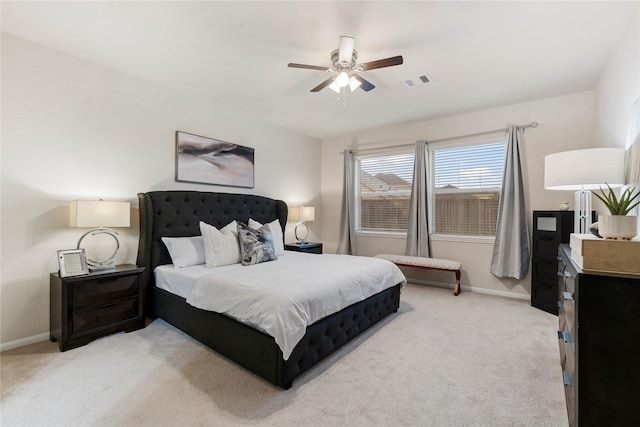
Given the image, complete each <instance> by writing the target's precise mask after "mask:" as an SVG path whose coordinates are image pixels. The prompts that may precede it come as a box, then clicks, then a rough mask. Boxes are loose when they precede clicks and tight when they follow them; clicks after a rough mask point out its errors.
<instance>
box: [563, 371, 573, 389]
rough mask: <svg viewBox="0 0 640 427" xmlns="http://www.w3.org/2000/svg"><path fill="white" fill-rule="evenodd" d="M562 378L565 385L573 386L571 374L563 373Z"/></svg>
mask: <svg viewBox="0 0 640 427" xmlns="http://www.w3.org/2000/svg"><path fill="white" fill-rule="evenodd" d="M562 378H563V379H564V385H566V386H571V374H570V373H569V372H567V371H562Z"/></svg>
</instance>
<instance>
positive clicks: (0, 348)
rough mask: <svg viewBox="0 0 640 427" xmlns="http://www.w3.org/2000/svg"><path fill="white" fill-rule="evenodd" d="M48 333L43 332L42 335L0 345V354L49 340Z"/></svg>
mask: <svg viewBox="0 0 640 427" xmlns="http://www.w3.org/2000/svg"><path fill="white" fill-rule="evenodd" d="M49 338H50V337H49V332H45V333H44V334H38V335H34V336H32V337H27V338H22V339H19V340H15V341H9V342H6V343H3V344H0V352H3V351H7V350H13V349H14V348H18V347H23V346H25V345H29V344H35V343H38V342H42V341H47V340H48V339H49Z"/></svg>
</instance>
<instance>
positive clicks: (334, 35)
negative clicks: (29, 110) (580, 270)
mask: <svg viewBox="0 0 640 427" xmlns="http://www.w3.org/2000/svg"><path fill="white" fill-rule="evenodd" d="M639 3H640V2H639V1H637V0H635V1H622V2H615V1H585V2H582V1H567V2H564V1H563V2H540V1H532V2H528V1H527V2H522V1H513V2H484V1H473V2H453V1H451V2H448V1H446V2H435V1H423V2H393V1H392V2H378V1H376V2H346V1H345V2H305V1H296V2H275V1H273V2H272V1H263V2H220V1H218V2H213V1H212V2H208V1H200V2H187V1H169V2H155V1H131V2H114V1H112V2H89V1H86V2H53V1H46V2H10V1H2V5H1V8H2V10H1V12H2V31H3V32H7V33H10V34H13V35H16V36H19V37H22V38H25V39H27V40H31V41H34V42H36V43H39V44H42V45H45V46H48V47H51V48H53V49H57V50H60V51H62V52H66V53H68V54H70V55H73V56H76V57H80V58H84V59H86V60H89V61H92V62H94V63H98V64H101V65H104V66H106V67H109V68H112V69H115V70H119V71H122V72H124V73H127V74H129V75H132V76H135V77H138V78H140V79H144V80H146V81H149V82H152V83H155V84H157V85H160V86H162V87H167V88H170V89H171V90H176V91H180V92H184V93H186V94H188V95H193V96H197V97H202V96H204V97H207V98H208V99H210V100H214V101H215V102H217V103H219V104H220V105H222V106H225V107H227V108H229V109H231V110H234V111H241V112H242V114H244V115H246V116H245V117H248V118H251V117H255V118H259V119H262V120H265V121H268V122H271V123H274V124H276V125H279V126H282V127H285V128H288V129H291V130H294V131H297V132H300V133H303V134H306V135H310V136H313V137H316V138H320V139H327V138H331V137H334V136H337V135H341V134H349V133H355V132H357V131H358V130H360V129H366V128H371V127H376V126H381V125H386V124H391V123H399V122H407V121H415V120H425V119H429V118H434V117H441V116H447V115H452V114H458V113H464V112H469V111H475V110H481V109H486V108H490V107H497V106H502V105H509V104H513V103H518V102H525V101H529V100H533V99H541V98H547V97H551V96H557V95H563V94H568V93H573V92H579V91H583V90H589V89H592V88H593V87H594V84H595V82H596V79H597V77H598V75H599V73H600V71H601V70H602V68H603V66H604V64H606V62H607V59H608V58H609V56H610V55H611V53H612V50H613V49H614V48H615V46H616V44H617V41H618V39H619V38H620V36H621V34H622V31H623V30H624V27H625V25H626V23H627V21H628V20H629V18H630V17H631V14H632V13H634V11H635V13H638V12H637V11H638V9H637V6H638V4H639ZM340 35H348V36H352V37H354V38H355V39H356V46H355V48H356V50H357V51H358V62H369V61H373V60H377V59H382V58H387V57H390V56H395V55H402V56H403V57H404V64H403V65H400V66H395V67H389V68H382V69H377V70H371V71H366V72H364V73H363V74H362V76H363V77H365V78H366V79H367V80H369V81H370V82H372V83H373V84H374V85H375V86H376V88H375V89H374V90H372V91H370V92H364V91H363V90H359V89H358V90H356V91H355V92H353V93H348V94H347V98H346V106H343V105H342V104H341V103H340V102H338V101H337V95H336V94H335V93H334V92H333V91H331V90H330V89H329V88H325V89H324V90H322V91H321V92H318V93H311V92H309V91H310V89H311V88H313V87H315V86H316V85H318V84H319V83H320V82H322V81H323V80H325V79H326V78H327V77H328V75H327V73H326V72H323V71H313V70H305V69H294V68H288V67H287V64H288V63H289V62H297V63H304V64H312V65H326V66H330V65H331V64H330V58H329V54H330V53H331V51H332V50H334V49H337V47H338V38H339V36H340ZM421 75H426V76H428V78H429V79H430V80H431V81H430V82H429V83H426V84H422V85H417V86H415V87H412V88H409V87H407V86H406V85H405V83H404V81H405V80H407V79H414V80H416V79H417V78H418V77H419V76H421Z"/></svg>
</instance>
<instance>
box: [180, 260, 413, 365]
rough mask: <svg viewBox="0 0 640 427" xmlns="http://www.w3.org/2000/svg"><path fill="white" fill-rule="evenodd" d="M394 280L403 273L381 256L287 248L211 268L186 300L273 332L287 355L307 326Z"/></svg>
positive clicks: (398, 280) (270, 332) (196, 305)
mask: <svg viewBox="0 0 640 427" xmlns="http://www.w3.org/2000/svg"><path fill="white" fill-rule="evenodd" d="M398 283H402V284H404V283H406V279H405V277H404V275H403V274H402V272H401V271H400V269H399V268H398V267H397V266H396V265H395V264H393V263H391V262H389V261H386V260H383V259H378V258H370V257H358V256H348V255H329V254H323V255H315V254H305V253H298V252H290V251H287V254H286V255H284V256H281V257H279V258H278V259H277V260H276V261H271V262H265V263H262V264H256V265H251V266H242V265H241V264H234V265H231V266H226V267H222V268H215V269H211V273H208V274H206V275H204V276H202V277H200V278H199V279H198V280H197V281H196V284H195V286H194V287H193V290H192V291H191V294H190V295H189V297H188V298H187V302H188V303H189V304H191V305H193V306H194V307H197V308H200V309H203V310H210V311H216V312H218V313H224V314H227V315H228V316H230V317H233V318H234V319H236V320H238V321H240V322H242V323H245V324H247V325H251V326H253V327H255V328H257V329H259V330H261V331H263V332H265V333H267V334H268V335H271V336H272V337H274V339H275V341H276V343H277V344H278V346H280V349H281V350H282V354H283V357H284V359H285V360H287V359H288V358H289V356H290V355H291V352H292V351H293V348H294V347H295V346H296V344H297V343H298V342H299V341H300V339H301V338H302V337H303V336H304V334H305V332H306V329H307V326H308V325H311V324H313V323H314V322H316V321H317V320H320V319H322V318H323V317H326V316H328V315H330V314H333V313H336V312H338V311H340V310H342V309H343V308H345V307H347V306H349V305H351V304H354V303H356V302H358V301H362V300H363V299H366V298H368V297H369V296H371V295H374V294H376V293H378V292H380V291H382V290H384V289H387V288H390V287H392V286H394V285H397V284H398Z"/></svg>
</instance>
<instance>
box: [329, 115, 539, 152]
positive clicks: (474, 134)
mask: <svg viewBox="0 0 640 427" xmlns="http://www.w3.org/2000/svg"><path fill="white" fill-rule="evenodd" d="M539 125H540V123H538V122H531V123H528V124H526V125H518V129H525V128H537V127H538V126H539ZM508 131H509V128H503V129H495V130H486V131H484V132H476V133H469V134H466V135H459V136H449V137H447V138H440V139H433V140H427V142H431V143H434V142H445V141H451V140H454V139H460V138H469V137H472V136H482V135H489V134H492V133H498V132H508ZM415 145H416V144H415V143H414V144H402V145H392V146H388V147H377V148H363V149H361V150H351V152H353V153H361V152H365V151H373V150H384V149H387V148H404V147H415ZM343 153H344V151H341V152H340V154H343Z"/></svg>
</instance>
